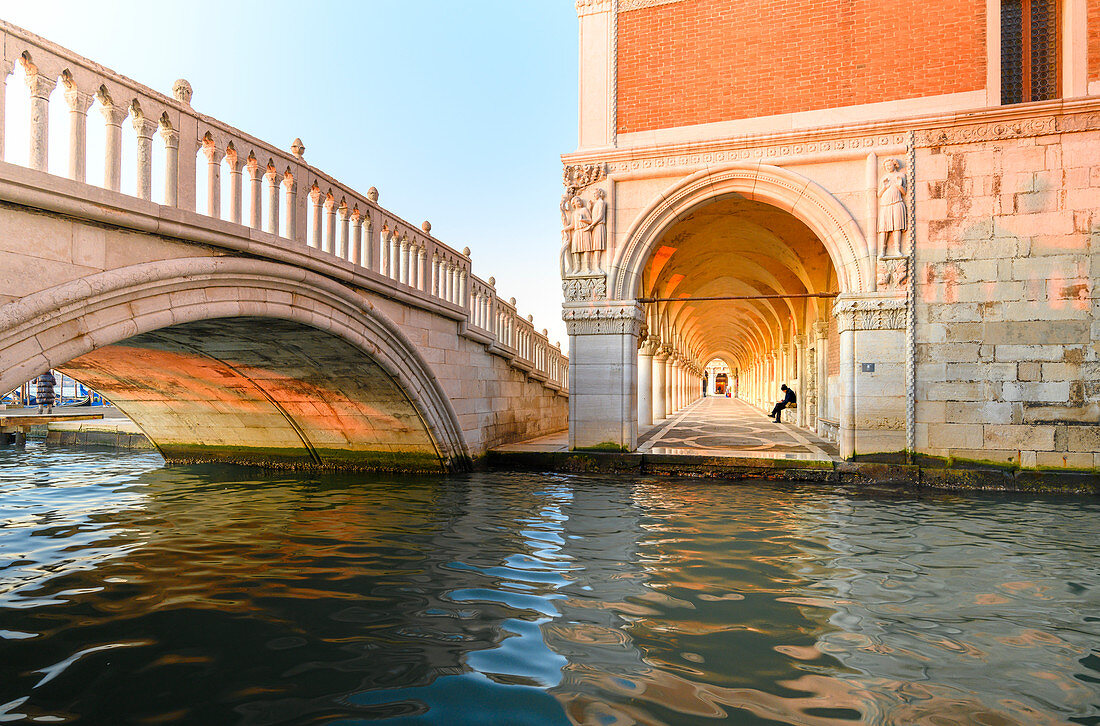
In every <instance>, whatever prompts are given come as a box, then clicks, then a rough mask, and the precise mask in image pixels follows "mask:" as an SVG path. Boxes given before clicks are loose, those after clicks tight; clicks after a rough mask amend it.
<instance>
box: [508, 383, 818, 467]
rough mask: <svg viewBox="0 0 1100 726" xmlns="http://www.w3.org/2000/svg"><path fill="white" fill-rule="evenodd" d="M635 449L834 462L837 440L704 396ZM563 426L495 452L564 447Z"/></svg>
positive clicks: (566, 438)
mask: <svg viewBox="0 0 1100 726" xmlns="http://www.w3.org/2000/svg"><path fill="white" fill-rule="evenodd" d="M638 442H639V445H638V453H640V454H681V455H688V456H691V455H695V456H736V457H746V458H758V459H797V460H804V461H839V460H840V457H839V452H838V451H837V448H836V445H835V444H832V443H830V442H828V441H825V440H824V439H821V438H818V437H817V436H816V435H814V434H812V433H810V432H809V431H806V430H805V429H800V428H798V427H797V426H794V425H792V424H786V423H782V424H777V423H775V422H774V421H772V420H771V419H769V418H768V417H767V416H766V415H764V414H763V413H761V412H760V411H758V410H757V409H755V408H753V407H752V406H750V405H749V404H747V403H745V402H744V401H740V400H738V399H736V398H718V397H708V398H703V399H700V400H698V401H696V402H695V403H693V404H691V405H690V406H688V407H687V408H685V409H684V410H683V411H680V412H679V413H678V414H676V415H674V416H673V417H672V418H668V419H665V420H664V421H662V422H660V423H659V424H657V425H656V426H654V427H653V428H651V429H649V430H648V431H644V432H642V435H641V436H640V437H639V438H638ZM568 449H569V436H568V434H567V433H566V432H564V431H562V432H559V433H556V434H550V435H549V436H541V437H539V438H537V439H531V440H529V441H521V442H519V443H515V444H507V445H505V446H500V447H497V448H496V449H495V451H501V452H510V451H528V452H553V451H567V450H568Z"/></svg>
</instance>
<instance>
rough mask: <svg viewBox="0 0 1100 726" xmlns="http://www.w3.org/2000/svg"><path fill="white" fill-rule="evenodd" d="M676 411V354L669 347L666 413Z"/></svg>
mask: <svg viewBox="0 0 1100 726" xmlns="http://www.w3.org/2000/svg"><path fill="white" fill-rule="evenodd" d="M674 413H676V354H675V353H673V352H672V348H671V347H670V348H669V351H668V359H667V360H665V415H666V416H671V415H672V414H674Z"/></svg>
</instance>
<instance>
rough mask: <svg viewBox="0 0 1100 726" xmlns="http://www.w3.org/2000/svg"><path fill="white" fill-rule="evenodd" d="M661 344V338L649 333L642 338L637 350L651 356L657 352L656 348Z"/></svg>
mask: <svg viewBox="0 0 1100 726" xmlns="http://www.w3.org/2000/svg"><path fill="white" fill-rule="evenodd" d="M660 346H661V339H660V338H658V337H657V336H656V335H650V336H647V337H645V338H643V339H642V341H641V345H640V346H638V352H639V353H640V354H641V355H648V356H652V355H654V354H655V353H656V352H657V349H658V348H659V347H660Z"/></svg>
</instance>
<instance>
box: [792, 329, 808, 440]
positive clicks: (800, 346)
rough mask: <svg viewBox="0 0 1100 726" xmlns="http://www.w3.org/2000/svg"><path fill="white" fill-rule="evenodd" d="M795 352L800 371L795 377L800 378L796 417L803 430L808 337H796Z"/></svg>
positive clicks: (804, 425) (796, 363) (804, 422)
mask: <svg viewBox="0 0 1100 726" xmlns="http://www.w3.org/2000/svg"><path fill="white" fill-rule="evenodd" d="M794 350H795V355H794V357H795V365H796V366H797V368H798V370H797V371H796V372H795V375H796V376H797V377H798V390H797V391H795V393H796V394H797V395H798V408H797V409H796V411H797V412H798V415H797V416H796V420H797V421H798V425H799V426H801V427H802V428H806V403H807V396H806V395H805V390H806V380H807V376H806V336H804V335H796V336H795V338H794Z"/></svg>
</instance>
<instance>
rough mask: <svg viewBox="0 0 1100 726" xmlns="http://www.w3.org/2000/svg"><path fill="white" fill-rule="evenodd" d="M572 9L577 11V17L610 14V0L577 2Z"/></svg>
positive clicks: (581, 0)
mask: <svg viewBox="0 0 1100 726" xmlns="http://www.w3.org/2000/svg"><path fill="white" fill-rule="evenodd" d="M574 7H575V8H576V9H577V17H582V16H584V15H593V14H595V13H609V12H611V0H577V2H576V3H575V5H574Z"/></svg>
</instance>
